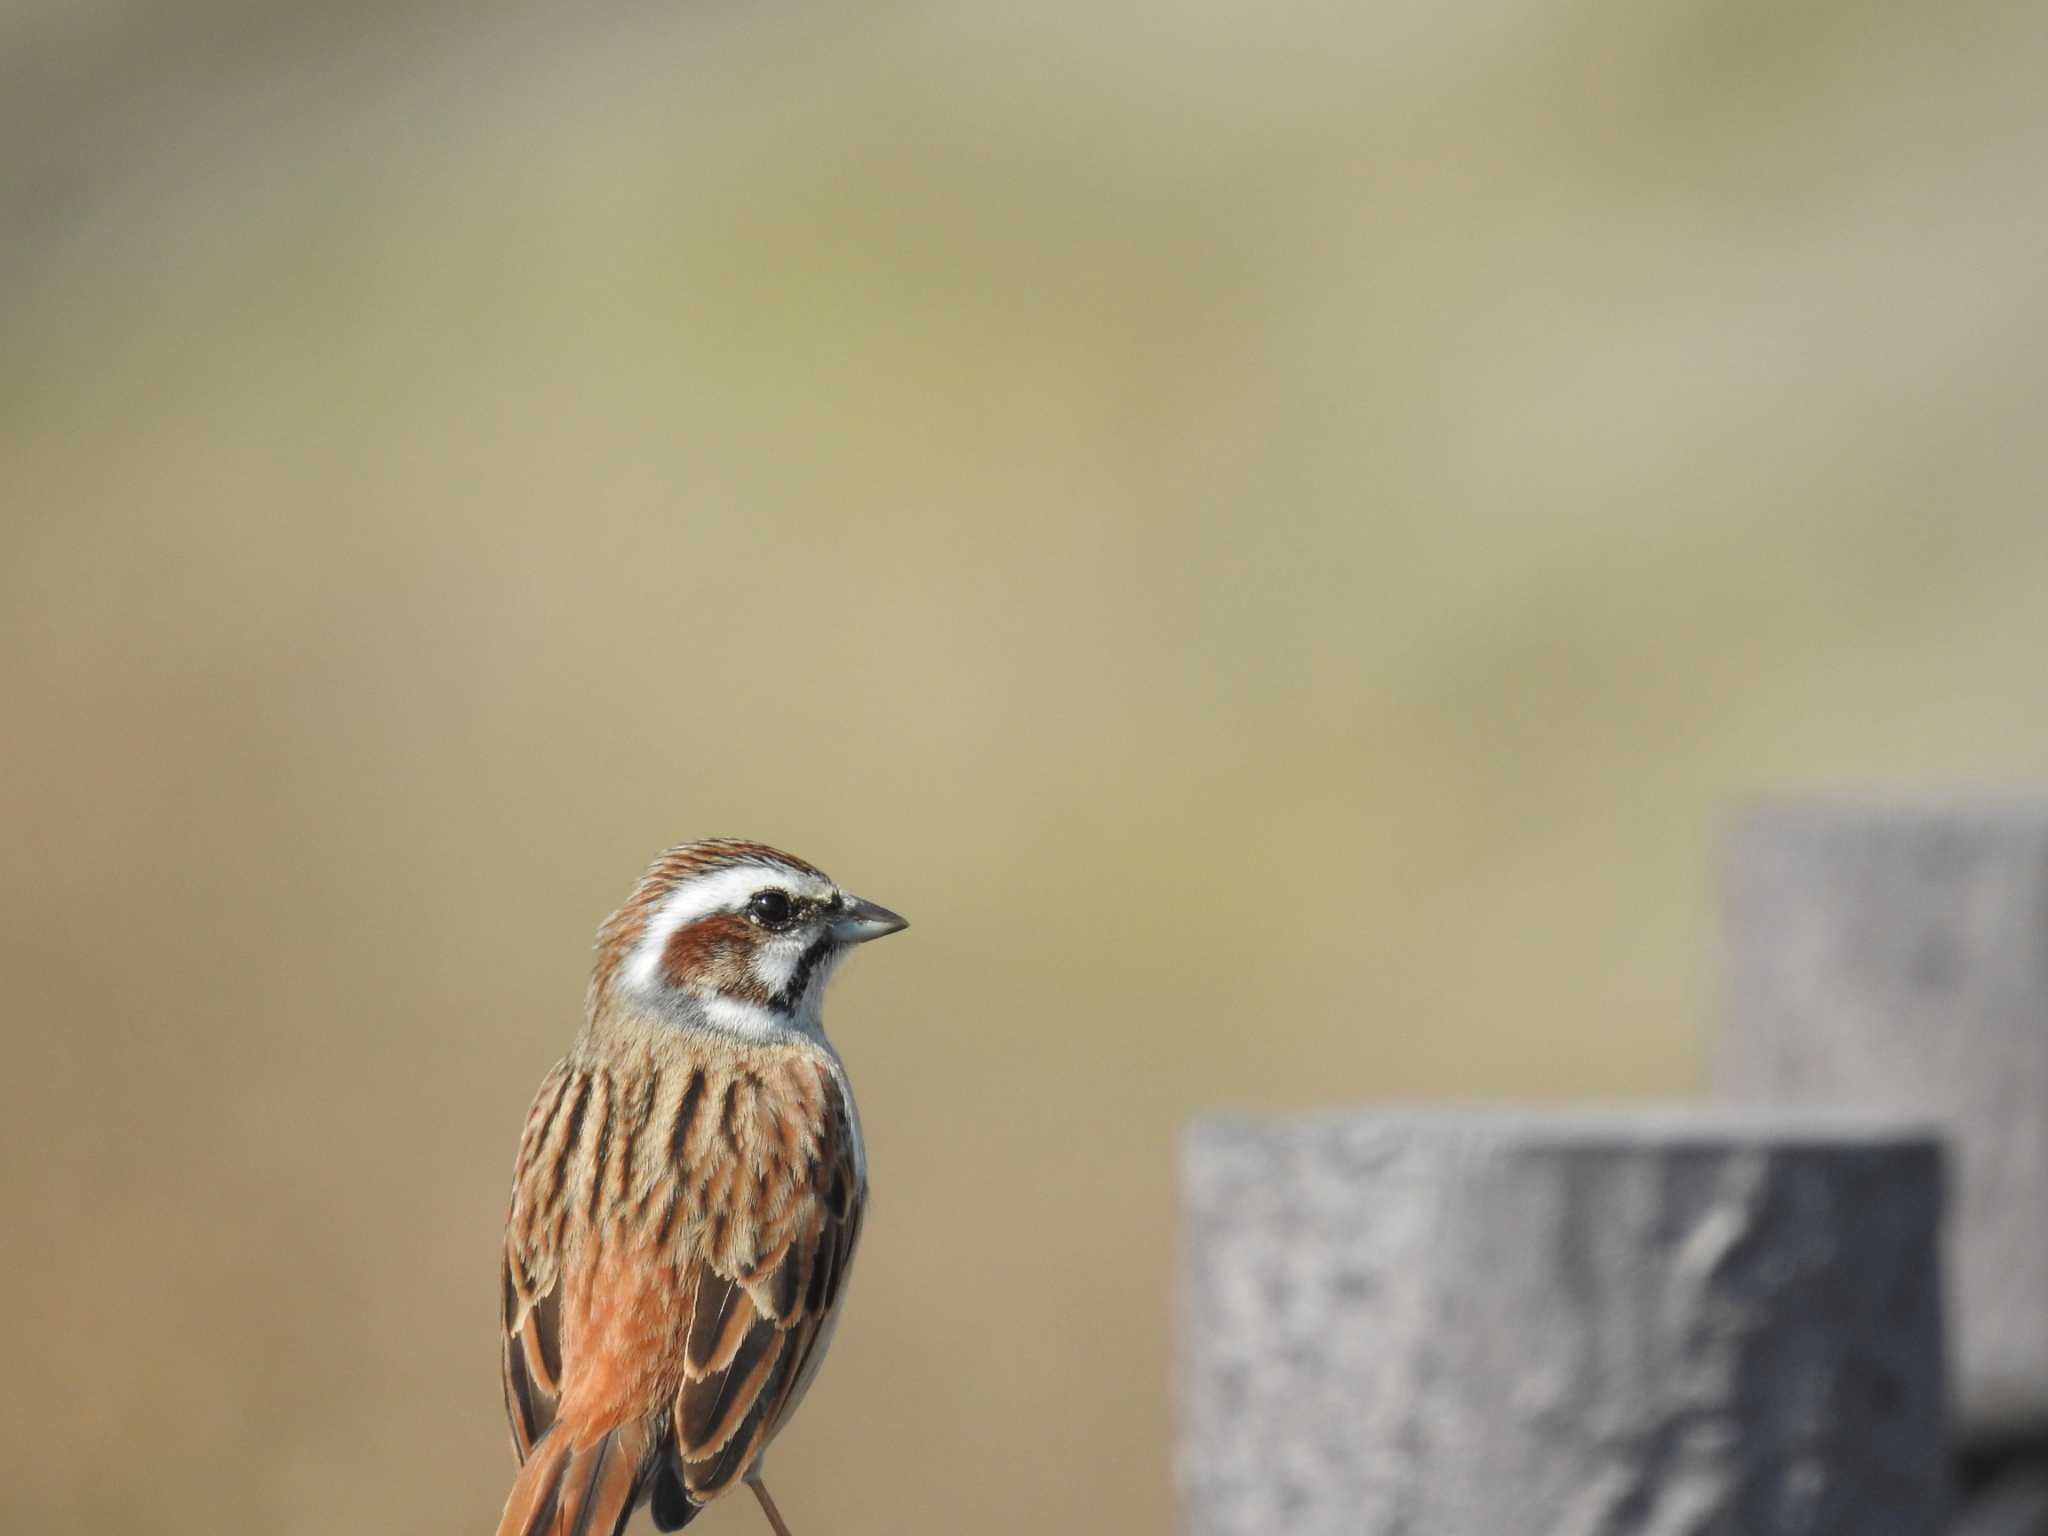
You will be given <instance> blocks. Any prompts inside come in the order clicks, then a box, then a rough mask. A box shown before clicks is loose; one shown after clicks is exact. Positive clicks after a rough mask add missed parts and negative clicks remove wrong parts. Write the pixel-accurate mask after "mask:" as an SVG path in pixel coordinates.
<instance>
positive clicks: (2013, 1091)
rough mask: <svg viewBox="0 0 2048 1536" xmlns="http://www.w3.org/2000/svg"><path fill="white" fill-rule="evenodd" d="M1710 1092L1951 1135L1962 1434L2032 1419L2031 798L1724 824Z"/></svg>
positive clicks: (2038, 1009) (2044, 1051) (2046, 1217)
mask: <svg viewBox="0 0 2048 1536" xmlns="http://www.w3.org/2000/svg"><path fill="white" fill-rule="evenodd" d="M1722 910H1723V922H1722V935H1723V937H1722V953H1721V962H1720V972H1721V976H1720V988H1719V1000H1720V1013H1721V1028H1720V1032H1719V1034H1720V1044H1719V1048H1718V1060H1717V1064H1716V1074H1715V1075H1716V1079H1717V1084H1718V1088H1719V1091H1720V1092H1721V1093H1722V1094H1723V1095H1724V1096H1726V1097H1729V1098H1731V1099H1738V1100H1742V1101H1745V1102H1753V1103H1763V1104H1773V1103H1775V1104H1802V1103H1818V1104H1862V1105H1871V1106H1879V1107H1886V1108H1891V1109H1895V1110H1899V1111H1903V1112H1909V1113H1920V1114H1926V1115H1929V1116H1932V1117H1934V1118H1937V1119H1938V1120H1939V1121H1940V1122H1941V1123H1942V1124H1943V1125H1944V1127H1945V1128H1946V1129H1947V1130H1948V1131H1949V1132H1950V1134H1951V1136H1952V1139H1953V1140H1952V1144H1953V1145H1954V1147H1955V1148H1956V1151H1957V1156H1956V1158H1955V1161H1954V1164H1953V1166H1952V1172H1953V1173H1954V1175H1955V1178H1956V1187H1955V1188H1954V1189H1953V1190H1952V1191H1951V1199H1950V1205H1951V1208H1952V1213H1953V1215H1952V1220H1951V1223H1950V1227H1949V1234H1948V1242H1949V1259H1950V1270H1949V1301H1950V1315H1949V1327H1950V1330H1951V1336H1950V1351H1949V1358H1950V1360H1951V1362H1952V1379H1953V1382H1954V1386H1955V1391H1956V1409H1957V1413H1958V1419H1959V1424H1960V1427H1961V1431H1962V1433H1963V1435H1964V1437H1965V1438H1967V1439H1978V1440H1982V1439H2009V1438H2012V1437H2014V1436H2016V1435H2023V1434H2026V1433H2028V1432H2030V1431H2034V1432H2038V1431H2039V1430H2040V1429H2041V1428H2042V1427H2043V1426H2044V1425H2048V803H2024V802H2005V803H1981V804H1922V805H1901V804H1861V805H1840V804H1824V803H1823V804H1815V803H1809V804H1785V805H1767V806H1761V807H1757V808H1755V809H1752V810H1750V811H1747V812H1745V813H1743V814H1742V815H1741V816H1740V817H1738V818H1737V820H1736V822H1735V825H1734V827H1733V830H1732V834H1731V836H1730V838H1729V841H1728V848H1727V863H1726V872H1725V878H1724V883H1723V888H1722Z"/></svg>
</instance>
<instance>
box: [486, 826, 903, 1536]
mask: <svg viewBox="0 0 2048 1536" xmlns="http://www.w3.org/2000/svg"><path fill="white" fill-rule="evenodd" d="M908 926H909V925H908V923H907V922H906V921H905V920H904V919H903V918H901V917H899V916H897V915H896V914H895V913H894V912H891V911H890V910H889V909H888V908H886V907H882V906H877V905H876V904H875V903H873V902H870V901H864V900H862V899H861V898H859V897H857V896H854V895H852V894H850V893H849V892H847V891H845V890H842V889H841V888H840V887H839V886H837V885H836V884H834V883H833V881H832V880H831V878H830V877H828V876H827V875H826V874H825V873H824V872H823V871H822V870H820V869H818V868H817V867H816V866H815V865H812V864H808V863H806V862H805V861H804V860H802V859H799V858H796V857H794V856H793V855H790V854H787V853H782V852H779V851H778V850H776V849H774V848H771V847H769V846H767V845H766V844H764V843H757V842H750V841H746V840H742V839H735V838H711V839H706V840H703V841H697V842H687V843H680V844H678V845H676V846H675V847H672V848H669V849H667V850H666V851H664V852H663V853H661V854H660V855H658V856H657V857H656V858H655V860H654V862H653V863H652V864H651V865H649V866H648V868H647V871H646V873H645V874H643V875H642V876H641V877H640V880H639V883H638V884H637V885H635V886H634V888H633V891H632V894H631V895H630V896H629V897H628V898H627V900H626V903H625V905H623V906H621V907H620V908H619V909H618V911H616V912H614V913H613V914H612V915H611V916H610V917H609V918H608V919H606V921H605V922H604V924H603V925H602V926H601V927H600V928H599V929H598V934H597V946H596V959H595V963H594V964H593V966H592V968H591V977H590V985H589V988H588V991H587V993H586V996H585V1006H584V1018H583V1025H582V1028H581V1030H580V1031H579V1032H578V1034H577V1035H576V1038H575V1041H574V1044H573V1045H572V1046H571V1047H570V1050H569V1053H568V1055H567V1056H566V1057H564V1058H563V1060H562V1061H561V1062H560V1063H558V1064H557V1065H556V1066H555V1068H554V1070H553V1071H551V1072H550V1073H548V1075H547V1076H546V1078H545V1079H544V1080H543V1081H542V1083H541V1087H540V1091H539V1093H538V1094H536V1095H535V1097H534V1100H533V1105H532V1108H531V1109H530V1110H529V1111H528V1114H527V1117H526V1124H525V1128H524V1130H523V1132H522V1133H521V1136H520V1142H519V1155H518V1160H517V1162H516V1164H515V1166H514V1171H513V1179H512V1199H511V1208H510V1211H509V1213H508V1216H507V1218H506V1223H505V1247H504V1264H503V1297H502V1303H501V1324H502V1340H501V1342H502V1346H503V1376H504V1388H505V1410H506V1414H507V1416H508V1417H509V1419H510V1420H511V1426H512V1447H513V1451H514V1454H515V1455H516V1456H517V1458H518V1461H519V1471H518V1474H517V1476H516V1477H515V1479H514V1481H513V1484H512V1491H511V1494H510V1495H509V1497H508V1498H507V1499H506V1501H505V1509H504V1514H503V1516H502V1517H501V1519H500V1522H499V1526H498V1536H618V1533H619V1532H621V1531H623V1530H624V1529H625V1526H626V1522H627V1521H628V1520H629V1519H630V1518H631V1517H632V1515H633V1512H634V1511H635V1510H636V1509H638V1508H639V1507H640V1506H641V1505H642V1504H643V1503H644V1504H646V1505H647V1506H648V1507H649V1509H650V1511H651V1513H652V1515H653V1519H654V1523H655V1525H656V1527H657V1528H659V1529H660V1530H662V1531H676V1530H680V1529H682V1528H683V1527H684V1526H686V1525H688V1524H689V1523H690V1521H691V1520H692V1519H693V1518H694V1517H695V1516H696V1515H697V1514H698V1513H699V1512H701V1511H702V1510H703V1508H704V1507H705V1506H706V1505H707V1504H709V1503H710V1502H711V1501H712V1500H714V1499H716V1498H718V1497H719V1496H720V1495H722V1494H725V1493H728V1492H730V1491H731V1490H732V1489H733V1488H734V1487H735V1486H737V1485H738V1484H739V1483H742V1482H744V1483H745V1484H746V1485H747V1486H748V1487H750V1488H751V1489H752V1490H753V1492H754V1495H755V1497H756V1498H757V1499H758V1500H759V1502H760V1505H761V1509H762V1512H763V1514H765V1515H766V1517H767V1519H768V1522H769V1524H770V1525H771V1526H772V1527H773V1528H774V1531H775V1536H790V1531H789V1527H788V1526H787V1525H786V1524H785V1523H784V1521H783V1518H782V1515H781V1513H780V1511H779V1510H778V1509H777V1508H776V1505H775V1501H774V1499H773V1498H771V1497H770V1496H769V1493H768V1487H767V1484H766V1482H765V1481H764V1480H763V1477H762V1470H761V1463H762V1455H763V1453H764V1452H765V1451H766V1449H767V1447H768V1445H769V1443H770V1442H771V1441H773V1440H774V1438H775V1437H776V1435H777V1434H778V1433H779V1432H780V1431H781V1430H782V1429H783V1428H785V1427H786V1426H787V1425H788V1423H789V1421H790V1418H791V1416H792V1415H793V1414H794V1413H795V1412H796V1409H797V1407H798V1405H799V1404H800V1403H801V1402H802V1401H803V1398H804V1394H805V1392H806V1391H807V1390H808V1389H809V1388H810V1385H811V1383H812V1381H813V1379H814V1378H815V1377H816V1375H817V1372H818V1367H819V1364H820V1363H821V1362H822V1361H823V1360H824V1358H825V1351H826V1349H827V1347H828V1346H829V1345H830V1343H831V1341H832V1334H833V1330H834V1327H835V1325H836V1324H837V1322H838V1320H839V1317H840V1310H841V1305H842V1303H843V1301H844V1299H845V1294H846V1280H847V1273H848V1269H849V1267H850V1265H851V1264H852V1262H853V1255H854V1251H855V1249H856V1248H857V1247H858V1245H859V1242H860V1230H861V1219H862V1213H863V1211H864V1210H865V1208H866V1204H867V1153H866V1149H865V1146H864V1144H863V1142H862V1139H861V1126H860V1113H859V1111H858V1109H857V1108H856V1107H855V1105H854V1100H853V1090H852V1087H851V1085H850V1084H849V1082H848V1080H847V1075H846V1068H845V1065H844V1064H843V1062H842V1061H841V1060H840V1056H839V1053H838V1051H837V1050H836V1049H835V1048H834V1047H833V1045H832V1043H831V1042H830V1041H829V1040H828V1039H827V1038H826V1035H825V1029H824V1024H823V1021H822V1016H821V1003H822V999H823V995H824V991H825V987H826V983H827V982H828V981H829V980H830V979H831V976H832V973H833V971H834V969H835V968H836V967H837V966H838V965H839V963H840V962H841V961H842V960H843V959H845V957H846V956H847V954H848V953H849V952H851V951H852V950H853V949H854V948H855V947H856V946H858V945H861V944H865V943H867V942H868V941H869V940H871V939H878V938H881V937H882V936H883V935H885V934H891V933H896V932H898V931H900V930H901V929H903V928H906V927H908Z"/></svg>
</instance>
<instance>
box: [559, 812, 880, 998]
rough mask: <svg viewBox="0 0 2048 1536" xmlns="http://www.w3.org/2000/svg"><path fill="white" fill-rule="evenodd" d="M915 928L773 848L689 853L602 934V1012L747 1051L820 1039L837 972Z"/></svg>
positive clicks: (661, 865)
mask: <svg viewBox="0 0 2048 1536" xmlns="http://www.w3.org/2000/svg"><path fill="white" fill-rule="evenodd" d="M908 926H909V925H908V924H907V923H906V922H905V921H904V920H903V919H902V918H900V917H898V916H897V915H896V914H895V913H894V912H891V911H890V910H889V909H888V908H886V907H878V906H876V905H875V904H874V903H873V902H871V901H863V900H862V899H861V898H860V897H858V896H855V895H852V894H851V893H849V892H847V891H843V890H841V889H840V888H839V887H838V886H837V885H835V884H833V882H832V880H831V877H829V876H828V875H826V874H825V872H824V871H823V870H820V869H818V868H817V867H815V866H814V865H811V864H806V863H805V862H804V861H803V860H802V859H799V858H795V857H792V856H791V855H789V854H786V853H781V852H778V851H777V850H775V849H773V848H770V847H768V846H766V845H765V844H762V843H749V842H741V841H738V840H735V839H730V838H712V839H709V840H706V841H703V842H696V843H683V844H680V845H678V846H677V847H674V848H671V849H669V850H668V851H667V852H665V853H663V854H662V855H661V856H660V857H659V858H657V859H656V860H655V861H654V863H653V864H652V865H650V866H649V867H648V870H647V873H646V874H644V875H642V876H641V877H640V883H639V885H637V886H636V887H635V888H634V890H633V894H632V896H631V897H629V898H628V899H627V901H626V904H625V905H624V906H623V907H621V908H619V910H618V911H617V912H615V913H613V914H612V916H611V917H610V919H609V920H607V921H606V923H605V925H604V927H603V928H601V929H600V930H599V931H598V942H597V965H596V969H595V971H594V973H593V975H592V977H591V989H590V990H591V1007H592V1012H593V1014H595V1013H597V1012H598V1011H600V1010H602V1009H604V1008H606V1007H607V1006H608V1005H609V1006H613V1007H620V1006H623V1007H631V1008H636V1009H642V1010H648V1011H652V1012H655V1013H660V1014H669V1015H673V1016H676V1017H678V1018H684V1019H692V1020H695V1021H697V1022H701V1023H702V1024H705V1025H707V1026H709V1027H711V1028H714V1029H719V1030H723V1031H726V1032H729V1033H732V1034H736V1035H740V1036H742V1037H744V1038H748V1039H767V1038H773V1037H774V1036H776V1035H778V1034H782V1033H785V1032H788V1031H791V1030H795V1031H801V1032H806V1033H811V1032H815V1031H816V1030H817V1028H818V1017H819V1005H820V1002H821V1000H822V998H823V996H824V991H825V983H826V980H827V979H828V978H829V977H830V976H831V974H832V970H833V967H834V966H836V965H837V964H838V963H839V961H840V960H841V959H843V958H844V957H845V956H846V954H847V952H848V951H849V950H851V949H852V948H853V946H855V945H856V944H864V943H866V942H867V941H868V940H869V939H879V938H881V937H882V936H883V935H884V934H890V933H895V932H897V931H899V930H900V929H903V928H905V927H908Z"/></svg>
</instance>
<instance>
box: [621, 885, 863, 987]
mask: <svg viewBox="0 0 2048 1536" xmlns="http://www.w3.org/2000/svg"><path fill="white" fill-rule="evenodd" d="M771 886H772V887H773V888H775V889H776V890H781V891H787V892H788V893H789V894H790V895H791V896H808V897H811V898H813V899H823V898H824V897H826V896H829V895H830V894H831V892H832V882H831V881H829V880H823V879H820V878H818V877H816V876H814V875H806V874H804V873H802V872H801V871H798V870H794V869H790V868H787V867H786V866H783V865H780V864H759V863H755V862H753V861H751V860H750V861H748V862H747V863H744V864H734V865H730V866H728V867H727V868H724V869H716V870H712V871H710V872H709V873H706V874H702V875H698V876H695V877H694V878H692V879H689V880H685V881H684V882H683V883H682V884H681V885H678V886H677V887H676V888H675V889H674V890H672V891H670V892H669V893H668V895H667V896H665V897H664V898H662V903H661V905H660V906H659V907H657V908H655V910H654V915H653V916H652V917H650V918H649V919H648V920H647V931H646V932H645V933H643V934H641V936H640V942H639V943H638V944H635V945H634V946H633V953H632V954H631V955H629V956H627V958H626V964H625V967H624V972H625V980H626V984H627V985H628V986H630V987H632V988H634V989H636V990H639V991H645V990H646V989H647V988H648V987H650V986H652V985H653V983H654V980H655V977H656V975H657V974H658V973H659V972H660V969H661V956H662V952H663V951H664V950H666V949H667V948H668V941H669V940H670V939H672V938H674V937H675V936H676V932H677V930H678V929H682V928H687V927H688V926H689V925H690V924H692V923H694V922H699V921H701V920H702V919H704V918H707V917H710V916H711V915H712V914H713V913H717V912H737V911H738V910H739V909H740V908H741V907H742V906H744V905H745V904H746V900H747V898H748V897H749V896H751V895H753V894H754V892H756V891H759V890H764V889H767V888H769V887H771Z"/></svg>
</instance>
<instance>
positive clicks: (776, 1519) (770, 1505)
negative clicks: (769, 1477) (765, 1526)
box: [747, 1478, 789, 1536]
mask: <svg viewBox="0 0 2048 1536" xmlns="http://www.w3.org/2000/svg"><path fill="white" fill-rule="evenodd" d="M747 1486H748V1487H749V1488H751V1489H753V1490H754V1497H755V1498H757V1499H759V1500H760V1501H761V1513H762V1514H764V1515H766V1516H767V1517H768V1523H769V1524H770V1525H772V1526H774V1527H775V1536H789V1527H788V1526H786V1525H784V1524H783V1523H782V1511H781V1510H779V1509H777V1508H776V1507H775V1501H774V1500H773V1499H771V1498H769V1497H768V1485H767V1484H766V1483H764V1482H762V1481H760V1480H759V1479H758V1478H755V1479H751V1480H749V1482H748V1483H747Z"/></svg>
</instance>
